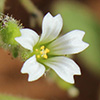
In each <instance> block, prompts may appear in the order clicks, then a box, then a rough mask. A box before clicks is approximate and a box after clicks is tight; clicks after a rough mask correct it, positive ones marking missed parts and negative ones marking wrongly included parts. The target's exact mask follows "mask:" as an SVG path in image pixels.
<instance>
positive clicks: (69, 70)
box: [44, 56, 81, 84]
mask: <svg viewBox="0 0 100 100" xmlns="http://www.w3.org/2000/svg"><path fill="white" fill-rule="evenodd" d="M44 64H45V65H47V66H49V67H50V68H52V69H53V70H54V71H55V72H56V73H57V74H58V75H59V77H60V78H62V79H63V80H64V81H66V82H69V83H72V84H73V83H74V78H73V76H74V75H81V72H80V68H79V67H78V65H77V64H76V63H75V62H74V61H73V60H71V59H69V58H67V57H62V56H61V57H52V58H48V59H47V61H46V62H44Z"/></svg>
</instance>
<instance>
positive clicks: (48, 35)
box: [40, 13, 63, 43]
mask: <svg viewBox="0 0 100 100" xmlns="http://www.w3.org/2000/svg"><path fill="white" fill-rule="evenodd" d="M62 25H63V21H62V17H61V15H60V14H58V15H56V16H55V17H53V16H52V15H51V14H50V13H47V14H46V15H45V16H44V19H43V23H42V34H41V38H40V43H48V42H50V41H52V40H54V39H55V38H56V37H57V36H58V35H59V33H60V31H61V29H62Z"/></svg>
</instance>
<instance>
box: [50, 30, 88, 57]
mask: <svg viewBox="0 0 100 100" xmlns="http://www.w3.org/2000/svg"><path fill="white" fill-rule="evenodd" d="M84 35H85V32H84V31H81V30H73V31H71V32H69V33H67V34H65V35H63V36H62V37H60V38H58V39H56V40H55V41H53V42H52V43H51V44H50V45H49V46H48V48H51V52H50V53H51V54H53V55H64V54H76V53H79V52H81V51H83V50H84V49H86V48H87V47H88V46H89V44H88V43H86V42H84V41H82V39H83V37H84Z"/></svg>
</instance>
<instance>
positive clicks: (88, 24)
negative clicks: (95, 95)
mask: <svg viewBox="0 0 100 100" xmlns="http://www.w3.org/2000/svg"><path fill="white" fill-rule="evenodd" d="M52 9H53V10H52V11H53V12H54V13H55V14H57V13H60V14H61V15H62V17H63V23H64V27H63V32H66V31H71V30H74V29H80V30H83V31H85V32H86V34H85V37H84V41H86V42H87V43H89V44H90V46H89V47H88V49H86V50H85V51H84V52H82V53H80V54H79V57H80V58H82V61H83V63H84V62H85V64H87V65H86V67H87V69H89V70H90V71H92V72H93V73H94V74H95V75H98V76H100V52H99V51H100V39H99V37H100V24H99V23H98V21H97V19H96V17H95V16H94V15H93V13H92V12H91V11H89V8H87V7H85V6H84V5H82V4H80V3H74V2H73V3H72V2H66V1H64V2H57V3H55V4H53V7H52Z"/></svg>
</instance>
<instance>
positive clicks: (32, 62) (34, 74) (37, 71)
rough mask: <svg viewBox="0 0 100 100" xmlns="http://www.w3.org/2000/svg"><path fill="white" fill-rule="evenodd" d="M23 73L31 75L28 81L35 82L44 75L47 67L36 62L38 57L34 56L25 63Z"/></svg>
mask: <svg viewBox="0 0 100 100" xmlns="http://www.w3.org/2000/svg"><path fill="white" fill-rule="evenodd" d="M21 72H22V73H27V74H28V75H29V77H28V81H35V80H37V79H39V78H40V77H41V76H42V75H43V74H44V72H45V67H44V66H43V65H42V64H40V63H38V62H37V61H36V57H35V55H34V56H32V57H31V58H29V59H28V60H26V61H25V63H24V64H23V67H22V69H21Z"/></svg>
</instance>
